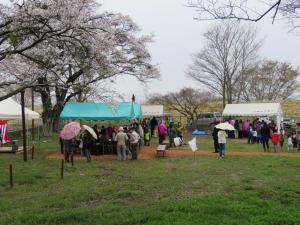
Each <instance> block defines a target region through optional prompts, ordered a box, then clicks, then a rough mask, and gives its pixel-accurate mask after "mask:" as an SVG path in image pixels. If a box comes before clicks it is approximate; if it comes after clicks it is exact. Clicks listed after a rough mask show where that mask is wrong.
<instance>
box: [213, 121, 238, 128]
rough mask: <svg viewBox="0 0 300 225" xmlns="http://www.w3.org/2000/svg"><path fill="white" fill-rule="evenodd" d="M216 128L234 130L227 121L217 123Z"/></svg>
mask: <svg viewBox="0 0 300 225" xmlns="http://www.w3.org/2000/svg"><path fill="white" fill-rule="evenodd" d="M216 128H217V129H220V130H235V129H234V127H233V126H232V125H231V124H230V123H228V122H225V123H219V124H218V125H217V126H216Z"/></svg>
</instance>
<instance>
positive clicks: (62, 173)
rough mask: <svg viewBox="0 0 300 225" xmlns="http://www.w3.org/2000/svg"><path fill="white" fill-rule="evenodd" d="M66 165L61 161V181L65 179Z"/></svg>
mask: <svg viewBox="0 0 300 225" xmlns="http://www.w3.org/2000/svg"><path fill="white" fill-rule="evenodd" d="M64 163H65V161H64V160H63V159H62V160H61V168H60V179H64Z"/></svg>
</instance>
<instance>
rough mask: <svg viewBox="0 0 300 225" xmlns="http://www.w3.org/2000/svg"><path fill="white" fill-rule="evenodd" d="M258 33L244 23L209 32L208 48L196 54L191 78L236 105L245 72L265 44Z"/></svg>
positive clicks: (214, 28)
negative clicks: (234, 101)
mask: <svg viewBox="0 0 300 225" xmlns="http://www.w3.org/2000/svg"><path fill="white" fill-rule="evenodd" d="M256 34H257V32H256V30H255V29H253V28H252V27H249V26H245V25H242V24H240V23H225V24H224V23H222V24H217V25H215V26H214V27H213V28H211V29H209V30H208V31H207V32H206V33H205V34H204V37H205V39H206V43H205V47H204V48H203V49H202V50H201V51H200V52H199V53H197V54H195V55H193V56H192V58H193V62H192V64H191V65H190V66H189V68H188V70H187V76H188V77H190V78H192V79H194V80H196V81H198V82H200V83H201V84H203V85H205V86H206V87H207V88H209V89H210V90H211V91H212V92H214V93H216V94H218V95H220V96H222V98H223V107H225V104H226V101H228V103H232V102H233V100H234V99H235V98H238V97H237V96H238V95H239V89H238V88H239V87H238V86H237V84H238V83H239V82H240V81H242V76H241V74H242V71H243V70H245V69H246V68H248V67H249V66H250V65H252V64H253V63H254V62H255V60H256V59H257V52H258V50H259V48H260V46H261V43H262V42H261V41H258V40H257V38H256Z"/></svg>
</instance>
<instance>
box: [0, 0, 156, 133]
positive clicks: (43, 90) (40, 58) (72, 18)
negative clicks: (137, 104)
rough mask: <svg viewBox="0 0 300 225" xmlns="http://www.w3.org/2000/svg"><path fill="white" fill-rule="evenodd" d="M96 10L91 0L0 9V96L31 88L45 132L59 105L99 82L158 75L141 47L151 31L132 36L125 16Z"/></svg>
mask: <svg viewBox="0 0 300 225" xmlns="http://www.w3.org/2000/svg"><path fill="white" fill-rule="evenodd" d="M2 8H3V7H2ZM99 8H101V5H99V4H97V3H96V1H94V0H39V1H36V0H27V1H24V2H23V4H22V5H16V4H15V5H14V7H13V8H12V9H11V10H9V9H8V8H6V9H5V10H2V11H3V12H7V18H6V19H3V21H2V23H3V24H4V25H5V21H9V24H10V25H9V26H3V29H2V28H1V26H0V29H2V30H3V32H5V31H6V30H8V32H10V35H8V36H7V38H6V39H5V38H4V39H5V40H4V39H3V42H2V43H3V44H1V45H2V46H1V49H3V51H2V52H1V56H0V59H1V61H0V70H1V71H2V72H1V76H2V77H3V78H4V79H3V80H2V82H1V83H0V88H4V87H5V88H6V90H7V89H8V87H9V88H10V91H9V92H6V94H5V95H2V96H1V97H0V99H4V98H7V97H9V96H11V95H13V94H15V93H17V92H19V91H20V90H22V89H24V88H28V87H31V88H34V89H35V91H37V92H39V93H40V95H41V100H42V103H43V122H44V127H45V128H46V130H47V131H48V132H51V131H52V130H53V129H54V130H55V129H56V128H57V125H58V119H59V114H60V112H61V111H62V109H63V106H64V104H65V103H66V102H68V101H70V100H71V99H73V98H75V97H76V96H82V94H83V93H86V91H87V90H89V89H90V87H92V86H95V85H97V84H99V82H102V81H105V80H111V79H114V78H116V77H117V76H121V75H125V74H127V75H131V76H134V77H136V78H137V79H138V80H139V81H141V82H147V81H148V80H149V79H154V78H158V77H159V73H158V70H157V68H156V66H154V65H153V64H152V63H151V56H150V54H149V53H148V51H147V48H146V45H147V43H149V42H151V41H152V35H146V36H140V35H138V33H139V31H140V30H139V28H138V27H137V26H136V24H135V23H134V22H133V21H132V20H131V19H130V18H129V17H128V16H124V15H121V14H114V13H108V12H104V13H98V11H99ZM22 18H23V19H22ZM10 21H11V22H10ZM6 23H8V22H6ZM18 27H19V28H18ZM2 30H0V32H2ZM11 37H13V39H12V38H11ZM12 40H13V42H12ZM12 87H13V88H12Z"/></svg>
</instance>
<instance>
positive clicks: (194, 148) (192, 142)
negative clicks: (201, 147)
mask: <svg viewBox="0 0 300 225" xmlns="http://www.w3.org/2000/svg"><path fill="white" fill-rule="evenodd" d="M189 146H190V148H191V149H192V151H193V152H195V151H197V150H198V148H197V140H196V137H194V138H193V139H192V140H190V141H189Z"/></svg>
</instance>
